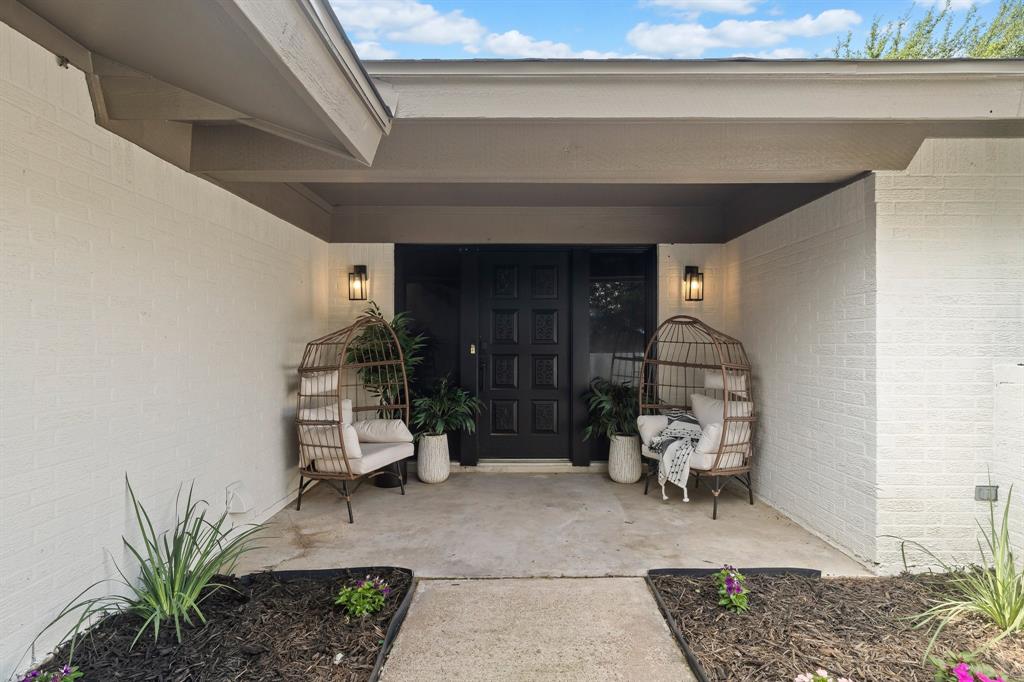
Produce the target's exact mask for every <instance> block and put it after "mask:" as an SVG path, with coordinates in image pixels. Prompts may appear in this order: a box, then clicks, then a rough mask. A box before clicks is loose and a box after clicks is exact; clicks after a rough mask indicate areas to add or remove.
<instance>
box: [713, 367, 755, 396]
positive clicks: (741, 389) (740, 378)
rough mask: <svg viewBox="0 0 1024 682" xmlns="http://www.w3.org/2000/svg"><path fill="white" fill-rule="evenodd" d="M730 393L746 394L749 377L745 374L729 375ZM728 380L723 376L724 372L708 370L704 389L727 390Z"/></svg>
mask: <svg viewBox="0 0 1024 682" xmlns="http://www.w3.org/2000/svg"><path fill="white" fill-rule="evenodd" d="M728 381H729V391H730V392H732V393H746V392H747V377H746V375H745V374H729V379H728ZM725 382H726V380H725V379H724V378H723V376H722V371H721V370H717V371H712V370H708V371H707V372H704V388H717V389H718V390H722V389H724V388H725Z"/></svg>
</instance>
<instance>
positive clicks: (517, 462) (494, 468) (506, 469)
mask: <svg viewBox="0 0 1024 682" xmlns="http://www.w3.org/2000/svg"><path fill="white" fill-rule="evenodd" d="M607 471H608V462H591V463H590V466H585V467H577V466H573V465H572V462H571V461H569V460H568V459H481V460H480V463H479V464H477V465H476V466H462V465H461V464H456V463H455V462H452V473H464V474H600V473H605V472H607Z"/></svg>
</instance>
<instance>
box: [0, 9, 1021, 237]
mask: <svg viewBox="0 0 1024 682" xmlns="http://www.w3.org/2000/svg"><path fill="white" fill-rule="evenodd" d="M0 17H3V19H4V20H5V21H7V23H9V24H11V25H12V26H14V27H15V28H17V29H18V30H21V31H22V32H23V33H26V34H27V35H29V37H32V38H33V39H35V40H36V41H37V42H39V43H41V44H43V45H44V46H45V47H47V48H49V49H50V50H52V51H53V52H55V53H57V54H60V55H64V56H66V57H67V58H68V59H69V60H70V61H71V62H72V63H73V64H75V65H76V66H78V67H79V68H81V69H82V70H83V71H85V72H86V74H87V77H88V82H89V85H90V91H91V93H92V96H93V104H94V107H95V109H96V116H97V121H98V122H99V123H100V124H101V125H103V126H104V127H107V128H108V129H110V130H112V131H114V132H115V133H117V134H119V135H121V136H123V137H126V138H128V139H129V140H132V141H133V142H136V143H137V144H139V145H141V146H143V147H145V148H146V149H149V150H150V151H152V152H154V153H156V154H158V155H160V156H162V157H163V158H165V159H167V160H169V161H172V162H173V163H176V164H177V165H179V166H180V167H182V168H185V169H186V170H188V171H190V172H192V173H195V174H198V175H200V176H202V177H205V178H207V179H209V180H211V181H213V182H215V183H217V184H219V185H221V186H223V187H225V188H227V189H229V190H230V191H232V192H235V193H236V194H238V195H240V196H243V197H244V198H246V199H247V200H249V201H252V202H253V203H257V204H259V205H260V206H263V207H264V208H266V209H267V210H270V211H271V212H273V213H275V214H277V215H279V216H281V217H283V218H285V219H286V220H290V221H291V222H293V223H295V224H297V225H299V226H300V227H303V228H304V229H307V230H309V231H310V232H313V233H315V234H318V235H320V236H322V237H324V238H328V239H334V240H336V241H450V240H451V239H452V238H453V236H452V235H453V234H454V233H452V232H448V233H446V232H445V229H446V228H445V226H446V225H450V224H453V222H456V223H459V224H461V225H462V226H463V227H462V228H460V229H461V230H462V232H459V234H458V235H456V236H455V237H454V238H455V239H457V240H458V241H462V240H464V239H470V240H472V239H476V240H478V241H500V240H502V239H504V240H511V241H516V240H519V238H520V237H521V236H522V231H521V230H517V229H516V228H515V223H516V222H517V221H518V222H523V221H528V220H533V221H535V222H537V224H544V225H547V226H548V227H545V228H544V229H543V230H541V232H539V233H538V234H537V235H536V236H537V238H538V239H542V238H544V237H547V239H549V240H559V241H567V239H566V235H568V236H569V237H572V238H573V239H576V238H578V239H579V240H582V241H594V239H592V238H590V237H588V235H586V234H577V232H578V231H579V229H581V228H580V226H581V225H586V224H591V223H595V222H600V223H602V224H603V225H604V228H603V229H604V231H603V232H602V235H605V236H602V237H601V239H602V240H604V239H606V238H607V239H611V240H629V241H638V240H639V241H650V239H647V238H646V237H644V236H643V235H642V234H641V233H639V232H638V233H626V232H624V231H621V230H619V231H618V232H617V231H616V229H615V228H614V225H615V224H630V225H635V226H637V228H638V229H639V228H640V227H642V226H643V225H644V224H646V223H649V222H651V221H652V220H653V221H657V222H658V224H659V226H660V227H659V228H658V230H657V234H656V235H655V234H654V233H653V232H652V233H651V235H648V236H656V237H657V239H659V240H662V239H666V238H667V237H668V236H671V234H672V233H673V229H676V228H675V227H674V226H683V225H685V226H686V229H685V230H684V229H682V228H681V227H680V228H679V230H678V232H679V234H680V236H681V238H685V239H688V240H692V241H711V240H718V239H720V238H722V236H723V235H726V236H728V235H732V234H735V232H736V230H737V229H738V228H737V225H740V226H741V228H740V229H746V228H747V227H749V226H754V225H756V224H757V221H758V220H765V219H770V218H772V217H775V216H776V215H779V214H780V213H782V212H785V211H786V210H789V209H790V208H792V207H794V202H803V201H807V200H808V198H813V196H816V195H820V193H822V192H825V191H828V190H829V188H830V187H834V186H836V185H837V184H841V183H843V182H846V181H849V180H850V179H852V178H855V177H859V176H860V175H862V174H863V173H865V172H868V171H874V170H899V169H903V168H906V166H907V165H908V164H909V163H910V161H911V159H912V158H913V156H914V154H915V153H916V152H917V150H918V148H919V147H920V145H921V143H922V142H923V141H924V140H925V139H926V138H941V137H957V138H966V137H1024V61H1022V60H987V61H974V60H953V61H937V60H931V61H926V62H885V61H834V60H787V61H761V60H718V61H716V60H700V61H649V60H612V61H579V60H565V61H547V60H526V61H487V60H469V61H387V62H367V63H365V65H364V64H361V63H360V62H359V60H358V59H357V58H356V56H355V54H354V52H353V50H352V47H351V45H350V44H349V43H348V41H347V39H346V38H345V36H344V32H343V31H342V29H341V27H340V26H339V25H338V24H337V22H336V20H335V18H334V15H333V13H331V11H330V9H329V6H328V4H327V0H221V1H220V2H211V1H208V0H179V1H177V2H173V3H168V2H162V1H161V0H137V1H136V2H132V3H125V2H123V1H121V0H92V1H91V2H88V3H69V2H64V1H63V0H0ZM385 101H386V102H387V103H386V104H385ZM392 119H393V120H392ZM389 130H390V133H389ZM388 133H389V134H388ZM545 185H557V186H558V187H561V188H565V191H548V192H547V193H545V192H544V191H540V192H538V191H535V190H534V189H531V188H535V187H541V186H545ZM625 186H632V187H633V188H634V189H633V190H628V191H627V190H614V189H612V188H614V187H619V188H622V187H625ZM682 186H690V187H694V188H700V187H705V188H710V189H708V190H707V192H705V193H704V194H703V195H701V193H700V191H697V190H695V191H682V192H678V191H676V189H675V188H679V187H682ZM722 186H726V187H728V188H730V189H728V190H727V191H721V190H720V189H716V187H719V188H720V187H722ZM492 188H498V189H492ZM588 188H589V189H588ZM772 188H775V189H772ZM588 197H590V199H588ZM652 197H653V199H652V201H653V202H654V203H653V204H652V203H649V204H643V201H647V200H648V199H649V198H652ZM645 198H648V199H645ZM613 201H619V202H621V203H617V204H612V203H610V202H613ZM531 202H532V203H531ZM571 202H577V204H578V203H579V202H586V204H585V205H583V206H580V205H576V206H573V205H572V204H571ZM740 203H742V204H743V210H742V211H737V210H736V209H735V207H734V206H733V205H734V204H740ZM797 205H799V204H797ZM731 206H733V207H732V208H730V207H731ZM709 207H710V209H711V210H709ZM510 208H511V209H514V210H509V209H510ZM535 209H536V210H535ZM541 209H544V210H541ZM563 209H564V210H563ZM609 209H616V210H609ZM620 209H621V210H620ZM741 214H742V215H741ZM615 215H620V218H616V219H615V220H613V221H611V222H609V221H608V220H603V219H602V218H601V216H615ZM710 216H717V218H715V219H714V220H713V219H712V218H711V217H710ZM560 220H561V221H564V224H565V225H568V226H570V227H571V228H572V229H570V230H563V231H561V232H558V231H556V230H554V229H553V228H554V226H555V224H556V223H558V222H559V221H560ZM616 221H617V222H616ZM417 222H418V223H419V224H420V226H421V228H422V227H424V226H425V227H426V228H428V229H429V230H432V231H431V232H430V234H425V233H424V230H423V229H419V231H417V229H414V228H411V227H407V226H408V225H410V224H413V223H417ZM480 225H484V226H488V227H487V229H489V230H490V233H487V234H483V233H481V232H480V231H479V229H477V228H478V226H480ZM549 228H551V229H549ZM434 231H436V232H437V233H436V234H435V232H434Z"/></svg>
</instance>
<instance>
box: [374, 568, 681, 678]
mask: <svg viewBox="0 0 1024 682" xmlns="http://www.w3.org/2000/svg"><path fill="white" fill-rule="evenodd" d="M382 679H383V680H385V682H404V681H406V680H417V681H430V680H446V681H458V680H473V681H494V680H510V681H511V680H517V681H519V680H527V681H528V680H581V681H582V680H586V681H587V682H592V681H593V680H645V681H646V682H658V681H659V680H666V681H668V680H672V681H674V682H688V681H689V680H694V679H695V678H694V677H693V674H692V673H691V672H690V669H689V666H687V664H686V661H685V659H684V658H683V655H682V653H681V651H680V650H679V647H678V646H677V645H676V642H675V640H674V639H673V638H672V635H671V633H670V632H669V629H668V626H667V625H666V624H665V621H664V619H663V618H662V617H661V613H660V612H659V611H658V607H657V605H656V603H655V601H654V597H653V596H651V593H650V591H649V590H648V589H647V585H646V584H645V583H644V581H643V580H642V579H640V578H586V579H571V578H561V579H545V578H535V579H505V580H421V581H420V582H419V585H418V586H417V588H416V593H415V595H414V597H413V602H412V606H411V608H410V609H409V614H408V615H407V616H406V619H405V622H404V624H403V625H402V629H401V630H400V631H399V634H398V639H397V640H396V641H395V645H394V648H393V649H392V650H391V655H390V656H389V657H388V660H387V663H386V664H385V666H384V672H383V675H382Z"/></svg>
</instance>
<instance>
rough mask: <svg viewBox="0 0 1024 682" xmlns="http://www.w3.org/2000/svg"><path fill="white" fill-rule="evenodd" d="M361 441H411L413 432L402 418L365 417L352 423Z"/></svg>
mask: <svg viewBox="0 0 1024 682" xmlns="http://www.w3.org/2000/svg"><path fill="white" fill-rule="evenodd" d="M352 426H354V427H355V429H356V433H358V434H359V442H360V443H411V442H412V441H413V437H412V433H410V432H409V427H408V426H406V425H405V422H404V421H402V420H401V419H363V420H360V421H357V422H355V423H353V424H352Z"/></svg>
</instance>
